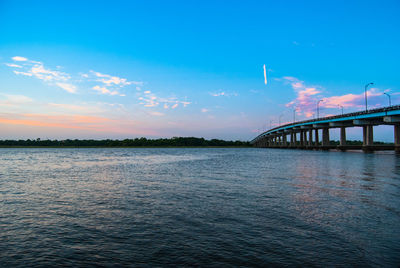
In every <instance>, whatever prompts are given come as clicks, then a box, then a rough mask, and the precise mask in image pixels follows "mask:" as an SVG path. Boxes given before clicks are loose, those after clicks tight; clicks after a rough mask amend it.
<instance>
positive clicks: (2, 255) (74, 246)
mask: <svg viewBox="0 0 400 268" xmlns="http://www.w3.org/2000/svg"><path fill="white" fill-rule="evenodd" d="M399 230H400V157H399V156H396V155H394V154H392V153H384V154H379V153H376V154H364V153H355V152H347V153H341V152H317V151H302V150H279V149H255V148H245V149H231V148H229V149H228V148H227V149H215V148H211V149H210V148H200V149H194V148H186V149H172V148H166V149H158V148H152V149H136V148H135V149H131V148H127V149H121V148H107V149H102V148H95V149H44V148H40V149H0V265H1V266H10V267H16V266H20V267H27V266H29V267H32V266H56V265H57V266H60V265H63V266H85V267H86V266H96V265H100V266H152V267H154V266H175V265H178V266H214V267H221V266H222V267H229V266H238V265H241V266H268V265H270V266H271V265H275V266H277V265H279V266H299V265H302V266H319V267H325V266H367V267H368V266H372V267H382V266H385V267H397V266H398V265H399V264H400V232H399Z"/></svg>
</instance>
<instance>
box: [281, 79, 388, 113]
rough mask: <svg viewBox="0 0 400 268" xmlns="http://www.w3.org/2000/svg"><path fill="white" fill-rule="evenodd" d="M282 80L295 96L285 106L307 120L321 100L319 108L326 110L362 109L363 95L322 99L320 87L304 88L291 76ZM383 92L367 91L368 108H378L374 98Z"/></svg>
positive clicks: (300, 82) (377, 90) (376, 90)
mask: <svg viewBox="0 0 400 268" xmlns="http://www.w3.org/2000/svg"><path fill="white" fill-rule="evenodd" d="M282 79H283V81H284V82H285V83H289V84H290V86H291V87H292V88H293V90H294V91H295V92H296V94H297V97H296V98H295V99H294V100H292V101H290V102H289V103H287V104H286V105H285V106H286V107H293V106H296V113H297V114H298V115H302V114H304V115H305V116H306V117H308V118H309V117H312V116H313V115H314V114H315V113H316V107H317V102H318V101H319V100H322V101H321V102H320V103H319V107H320V108H327V109H338V108H339V107H340V106H343V107H344V108H362V107H364V105H365V102H364V98H365V96H364V93H360V94H351V93H350V94H345V95H341V96H331V97H323V95H322V93H323V92H322V89H321V87H320V86H306V84H305V83H304V81H301V80H299V79H297V78H296V77H292V76H285V77H283V78H282ZM383 92H384V91H380V90H379V89H378V88H371V89H369V90H368V91H367V95H368V99H369V100H370V105H369V107H379V106H380V105H379V104H377V103H376V102H375V100H376V97H378V96H382V94H383Z"/></svg>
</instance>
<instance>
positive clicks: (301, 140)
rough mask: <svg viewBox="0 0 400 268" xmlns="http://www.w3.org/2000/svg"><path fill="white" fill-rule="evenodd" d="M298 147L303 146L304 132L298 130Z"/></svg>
mask: <svg viewBox="0 0 400 268" xmlns="http://www.w3.org/2000/svg"><path fill="white" fill-rule="evenodd" d="M300 146H304V130H300Z"/></svg>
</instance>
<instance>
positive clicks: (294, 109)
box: [293, 106, 296, 123]
mask: <svg viewBox="0 0 400 268" xmlns="http://www.w3.org/2000/svg"><path fill="white" fill-rule="evenodd" d="M295 122H296V106H294V107H293V123H295Z"/></svg>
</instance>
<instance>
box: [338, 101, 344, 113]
mask: <svg viewBox="0 0 400 268" xmlns="http://www.w3.org/2000/svg"><path fill="white" fill-rule="evenodd" d="M338 106H339V107H340V108H342V115H343V106H342V105H340V104H338Z"/></svg>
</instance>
